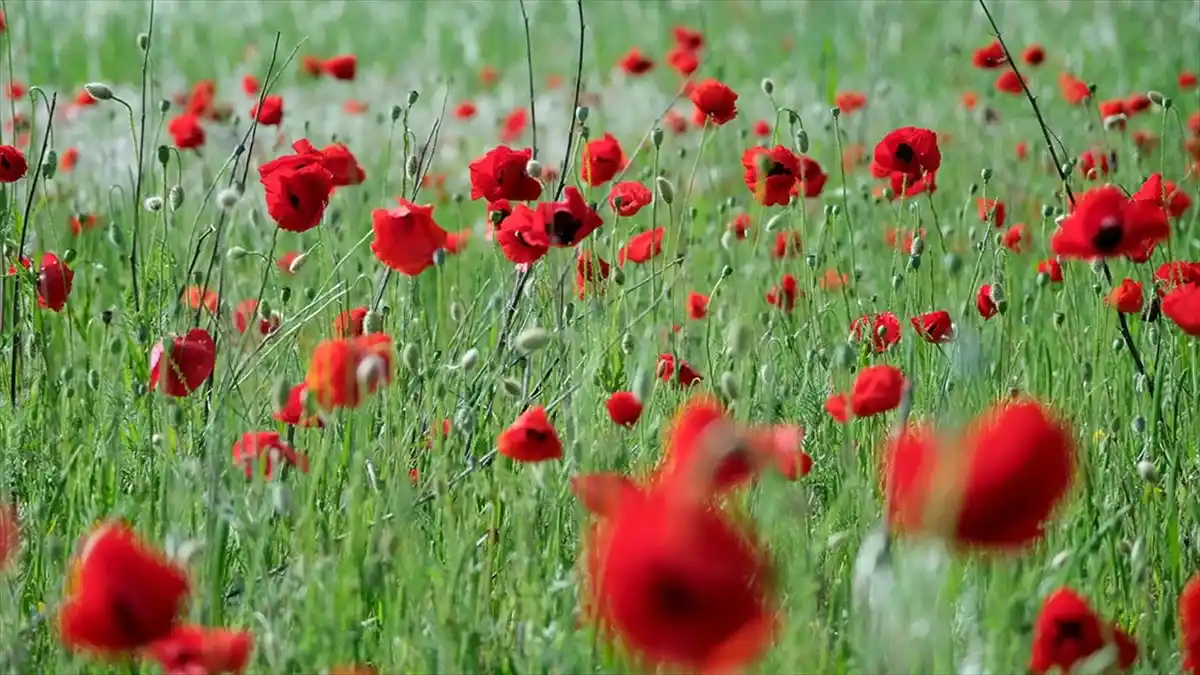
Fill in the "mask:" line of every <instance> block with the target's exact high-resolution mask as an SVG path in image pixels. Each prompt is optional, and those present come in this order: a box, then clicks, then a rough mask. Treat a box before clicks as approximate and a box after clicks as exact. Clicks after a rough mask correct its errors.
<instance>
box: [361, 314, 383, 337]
mask: <svg viewBox="0 0 1200 675" xmlns="http://www.w3.org/2000/svg"><path fill="white" fill-rule="evenodd" d="M363 332H364V333H367V334H368V335H370V334H372V333H381V332H383V313H382V312H370V311H369V312H367V315H366V316H364V317H363Z"/></svg>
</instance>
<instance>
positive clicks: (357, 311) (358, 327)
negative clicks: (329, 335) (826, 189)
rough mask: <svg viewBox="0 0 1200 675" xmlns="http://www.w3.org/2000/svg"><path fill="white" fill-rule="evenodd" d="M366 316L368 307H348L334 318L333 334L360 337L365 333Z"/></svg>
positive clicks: (344, 336)
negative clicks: (364, 322)
mask: <svg viewBox="0 0 1200 675" xmlns="http://www.w3.org/2000/svg"><path fill="white" fill-rule="evenodd" d="M366 318H367V308H366V307H355V308H354V309H348V310H346V311H344V312H342V313H341V314H338V315H337V318H336V319H334V320H333V334H334V335H336V336H338V337H340V338H348V337H358V336H359V335H362V334H363V321H364V320H365V319H366Z"/></svg>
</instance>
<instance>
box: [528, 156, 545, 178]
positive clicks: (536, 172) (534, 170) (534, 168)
mask: <svg viewBox="0 0 1200 675" xmlns="http://www.w3.org/2000/svg"><path fill="white" fill-rule="evenodd" d="M525 173H527V174H529V177H530V178H541V177H542V163H541V162H539V161H537V160H536V159H531V160H529V161H528V162H525Z"/></svg>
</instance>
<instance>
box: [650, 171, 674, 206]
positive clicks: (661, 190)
mask: <svg viewBox="0 0 1200 675" xmlns="http://www.w3.org/2000/svg"><path fill="white" fill-rule="evenodd" d="M654 185H655V187H656V188H657V189H658V198H659V199H661V200H663V203H664V204H667V205H670V204H673V203H674V202H675V186H674V185H671V181H669V180H667V179H666V177H665V176H659V177H658V178H656V179H654Z"/></svg>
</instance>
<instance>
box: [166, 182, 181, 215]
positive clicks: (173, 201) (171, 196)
mask: <svg viewBox="0 0 1200 675" xmlns="http://www.w3.org/2000/svg"><path fill="white" fill-rule="evenodd" d="M183 197H184V195H183V186H182V185H172V186H171V189H170V190H168V191H167V203H168V204H170V205H171V210H172V211H178V210H179V207H180V206H183Z"/></svg>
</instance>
